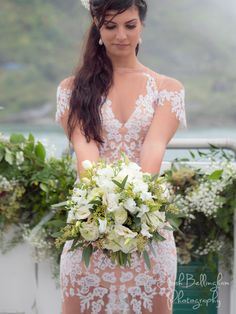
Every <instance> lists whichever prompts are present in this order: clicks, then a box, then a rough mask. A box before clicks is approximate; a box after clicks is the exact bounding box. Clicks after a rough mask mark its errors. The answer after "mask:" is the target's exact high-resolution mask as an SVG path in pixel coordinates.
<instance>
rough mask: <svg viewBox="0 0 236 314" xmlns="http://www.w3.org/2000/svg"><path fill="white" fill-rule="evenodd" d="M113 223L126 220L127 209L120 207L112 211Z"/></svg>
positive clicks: (120, 223) (121, 222)
mask: <svg viewBox="0 0 236 314" xmlns="http://www.w3.org/2000/svg"><path fill="white" fill-rule="evenodd" d="M114 216H115V223H116V224H119V225H122V224H123V223H125V221H126V220H127V217H128V214H127V211H126V210H125V209H123V208H120V209H118V210H116V211H115V212H114Z"/></svg>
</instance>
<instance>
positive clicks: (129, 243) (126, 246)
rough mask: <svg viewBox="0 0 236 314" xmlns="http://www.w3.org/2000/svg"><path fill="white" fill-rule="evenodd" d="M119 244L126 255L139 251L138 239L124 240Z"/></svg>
mask: <svg viewBox="0 0 236 314" xmlns="http://www.w3.org/2000/svg"><path fill="white" fill-rule="evenodd" d="M118 243H119V244H120V246H121V248H120V250H121V251H122V252H123V253H125V254H128V253H131V252H132V251H136V250H137V240H136V239H131V238H129V239H127V240H125V239H124V238H123V239H121V240H120V241H119V242H118Z"/></svg>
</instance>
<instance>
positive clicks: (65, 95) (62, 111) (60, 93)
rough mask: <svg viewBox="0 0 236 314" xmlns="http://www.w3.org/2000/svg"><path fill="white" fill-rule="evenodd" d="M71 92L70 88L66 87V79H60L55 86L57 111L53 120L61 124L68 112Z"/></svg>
mask: <svg viewBox="0 0 236 314" xmlns="http://www.w3.org/2000/svg"><path fill="white" fill-rule="evenodd" d="M71 93H72V92H71V89H70V88H68V82H67V80H64V81H62V82H61V83H60V85H59V86H58V87H57V111H56V116H55V120H56V122H58V123H60V124H63V120H65V118H66V116H67V114H68V110H69V102H70V97H71Z"/></svg>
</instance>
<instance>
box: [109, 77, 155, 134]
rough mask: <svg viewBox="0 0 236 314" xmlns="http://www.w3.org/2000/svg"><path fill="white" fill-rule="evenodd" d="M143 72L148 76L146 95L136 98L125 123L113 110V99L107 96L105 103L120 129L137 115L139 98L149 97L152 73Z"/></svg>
mask: <svg viewBox="0 0 236 314" xmlns="http://www.w3.org/2000/svg"><path fill="white" fill-rule="evenodd" d="M143 74H144V75H145V76H147V81H146V94H145V95H143V94H140V95H139V96H138V97H137V99H136V100H135V105H134V110H133V111H132V113H131V114H130V116H129V118H128V119H127V120H126V122H124V123H123V122H121V121H120V119H118V118H117V117H116V115H115V113H114V111H113V108H112V100H111V99H110V98H108V97H107V98H106V101H105V103H107V105H108V106H109V107H110V110H111V114H112V117H113V119H114V120H115V121H117V122H118V124H119V128H120V129H123V128H126V126H127V124H128V123H129V122H130V121H131V120H132V119H133V116H134V115H135V113H136V111H137V109H138V107H139V106H138V105H139V100H140V98H145V97H147V95H148V83H149V80H150V78H151V75H150V74H148V73H146V72H143Z"/></svg>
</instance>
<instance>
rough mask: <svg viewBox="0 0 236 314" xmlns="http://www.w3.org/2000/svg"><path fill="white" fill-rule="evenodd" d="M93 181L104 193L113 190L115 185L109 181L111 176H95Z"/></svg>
mask: <svg viewBox="0 0 236 314" xmlns="http://www.w3.org/2000/svg"><path fill="white" fill-rule="evenodd" d="M94 181H95V182H96V184H97V186H98V187H99V188H100V189H101V190H102V191H103V192H104V193H110V192H114V190H115V187H116V185H115V183H113V182H112V181H111V178H106V177H98V176H96V177H94Z"/></svg>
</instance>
